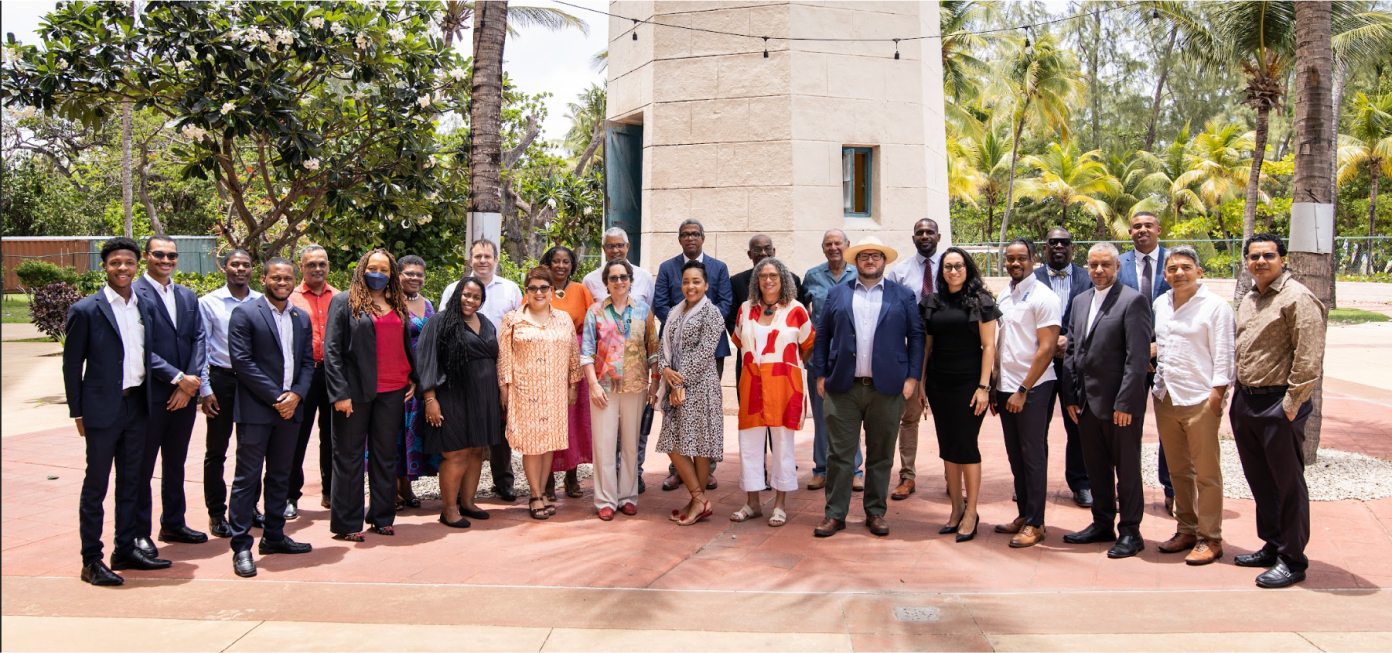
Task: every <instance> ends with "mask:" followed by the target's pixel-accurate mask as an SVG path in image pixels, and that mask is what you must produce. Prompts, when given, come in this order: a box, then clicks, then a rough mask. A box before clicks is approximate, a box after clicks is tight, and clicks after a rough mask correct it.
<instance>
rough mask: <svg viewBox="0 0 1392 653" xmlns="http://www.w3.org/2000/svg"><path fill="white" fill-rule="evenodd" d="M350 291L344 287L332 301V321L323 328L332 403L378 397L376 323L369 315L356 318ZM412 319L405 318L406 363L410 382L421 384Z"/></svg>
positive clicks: (326, 379) (326, 377) (326, 381)
mask: <svg viewBox="0 0 1392 653" xmlns="http://www.w3.org/2000/svg"><path fill="white" fill-rule="evenodd" d="M348 294H349V293H348V291H346V290H345V291H343V292H341V293H339V294H337V295H334V298H333V299H332V300H330V301H329V322H328V324H327V325H326V326H325V328H324V383H325V385H327V386H328V390H329V401H330V402H337V401H342V400H344V399H352V400H353V401H359V402H362V401H372V400H373V399H376V398H377V326H376V325H375V324H374V323H373V321H372V317H371V316H369V315H366V314H364V315H363V316H362V317H360V318H354V317H353V311H352V309H351V308H350V307H349V304H348ZM409 320H410V316H407V318H406V320H403V324H402V328H401V338H402V342H403V344H404V345H405V347H406V362H408V363H410V365H411V383H417V384H419V383H420V377H419V376H417V375H416V355H415V351H414V350H413V349H412V348H411V325H410V322H409Z"/></svg>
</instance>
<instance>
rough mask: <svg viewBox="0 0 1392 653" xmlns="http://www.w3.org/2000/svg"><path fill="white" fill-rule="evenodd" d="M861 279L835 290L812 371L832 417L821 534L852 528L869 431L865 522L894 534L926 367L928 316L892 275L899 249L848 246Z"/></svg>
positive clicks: (868, 242)
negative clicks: (896, 492) (901, 469)
mask: <svg viewBox="0 0 1392 653" xmlns="http://www.w3.org/2000/svg"><path fill="white" fill-rule="evenodd" d="M846 258H847V259H849V260H850V261H852V262H854V263H855V266H856V273H857V276H856V279H855V280H854V281H852V282H851V283H848V284H842V285H838V286H836V287H834V288H832V289H831V291H830V292H828V293H827V299H826V305H825V306H824V307H823V309H822V315H821V317H820V319H819V320H818V322H817V340H816V345H815V346H814V353H813V361H812V375H813V376H814V377H816V379H817V394H819V395H821V396H822V397H823V400H824V402H825V403H824V408H825V413H826V422H827V436H828V438H827V439H828V447H827V490H826V498H827V501H826V511H825V519H823V520H822V522H821V523H820V524H818V525H817V528H816V530H815V531H813V534H814V535H816V536H817V537H830V536H831V535H834V534H836V532H837V531H839V530H842V529H844V528H846V514H847V512H848V511H849V508H850V503H851V482H852V481H851V479H852V477H853V476H854V474H855V451H856V447H857V445H858V444H859V440H860V430H861V427H862V426H864V428H865V495H864V506H865V526H866V527H867V528H869V529H870V532H871V533H873V534H875V535H888V534H889V523H888V522H886V521H885V518H884V515H885V509H886V507H887V505H886V504H887V501H886V499H887V498H888V495H889V475H890V471H891V470H892V469H893V467H894V445H895V440H896V437H897V435H898V430H899V418H900V416H901V415H903V412H904V402H905V400H907V399H908V398H910V397H912V396H914V393H915V391H916V390H917V388H918V380H919V376H920V375H921V374H922V369H923V344H924V343H923V321H922V318H921V317H920V316H919V312H918V303H917V301H915V300H916V297H915V295H914V291H912V290H910V289H908V288H905V287H904V286H902V285H899V284H897V283H895V282H893V281H889V280H887V279H885V278H884V272H885V268H886V267H887V266H888V265H889V264H890V263H893V262H894V259H895V258H897V253H896V252H895V251H894V249H893V248H890V247H887V246H885V244H884V243H881V242H880V240H879V239H878V238H874V237H873V236H872V237H866V238H864V239H863V240H861V241H860V242H859V243H857V244H856V245H855V246H854V247H852V248H850V249H848V250H846Z"/></svg>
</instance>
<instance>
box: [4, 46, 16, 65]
mask: <svg viewBox="0 0 1392 653" xmlns="http://www.w3.org/2000/svg"><path fill="white" fill-rule="evenodd" d="M18 58H19V50H18V49H17V48H15V47H13V46H9V45H7V46H5V49H4V51H3V56H0V61H3V62H4V63H9V62H11V61H14V60H15V59H18Z"/></svg>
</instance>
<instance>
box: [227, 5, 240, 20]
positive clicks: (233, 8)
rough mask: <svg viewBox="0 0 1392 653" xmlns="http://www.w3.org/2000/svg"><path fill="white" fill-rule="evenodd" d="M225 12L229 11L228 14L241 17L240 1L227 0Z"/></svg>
mask: <svg viewBox="0 0 1392 653" xmlns="http://www.w3.org/2000/svg"><path fill="white" fill-rule="evenodd" d="M227 13H230V14H232V15H233V16H236V17H238V18H241V16H242V3H240V2H229V3H227Z"/></svg>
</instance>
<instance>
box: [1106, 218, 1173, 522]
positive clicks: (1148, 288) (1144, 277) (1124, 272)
mask: <svg viewBox="0 0 1392 653" xmlns="http://www.w3.org/2000/svg"><path fill="white" fill-rule="evenodd" d="M1160 233H1161V228H1160V218H1157V217H1155V214H1154V213H1150V212H1147V211H1140V212H1138V213H1136V214H1135V215H1133V216H1131V244H1132V245H1135V247H1134V248H1132V250H1131V251H1129V252H1127V253H1125V254H1122V255H1121V262H1120V266H1121V267H1120V268H1119V269H1118V270H1117V281H1118V282H1120V283H1121V284H1123V285H1126V286H1130V287H1131V288H1132V289H1135V290H1139V291H1140V293H1141V296H1142V297H1144V298H1145V300H1146V303H1147V304H1150V305H1152V306H1153V305H1154V304H1155V299H1156V298H1157V297H1159V296H1161V295H1163V294H1165V292H1166V291H1168V290H1169V289H1170V284H1169V282H1167V281H1165V275H1164V274H1162V272H1163V271H1164V270H1165V260H1166V259H1168V258H1169V257H1170V250H1168V249H1165V248H1164V247H1161V246H1160ZM1150 370H1151V371H1150V374H1147V375H1146V387H1147V388H1149V387H1151V386H1153V385H1155V357H1154V356H1151V357H1150ZM1158 478H1159V479H1160V485H1162V486H1164V488H1165V512H1167V513H1169V514H1170V516H1174V484H1173V483H1171V482H1170V466H1169V464H1167V463H1166V462H1165V447H1164V445H1161V446H1160V470H1159V473H1158Z"/></svg>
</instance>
